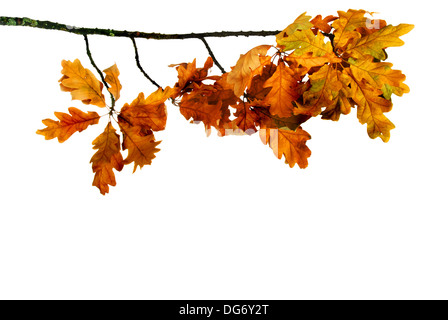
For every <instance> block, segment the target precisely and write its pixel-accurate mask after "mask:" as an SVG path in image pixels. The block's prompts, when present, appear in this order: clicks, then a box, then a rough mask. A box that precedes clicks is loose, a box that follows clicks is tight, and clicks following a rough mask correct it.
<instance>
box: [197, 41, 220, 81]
mask: <svg viewBox="0 0 448 320" xmlns="http://www.w3.org/2000/svg"><path fill="white" fill-rule="evenodd" d="M199 39H200V40H201V41H202V42H203V43H204V45H205V48H206V49H207V51H208V54H209V55H210V57H212V59H213V62H214V63H215V65H216V66H217V67H218V68H219V70H221V72H222V74H224V73H226V70H224V68H223V67H222V66H221V64H220V63H219V62H218V60H217V59H216V57H215V55H214V53H213V51H212V49H211V48H210V46H209V45H208V43H207V41H206V40H205V38H204V37H201V38H199Z"/></svg>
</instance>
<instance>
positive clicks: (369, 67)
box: [348, 56, 409, 100]
mask: <svg viewBox="0 0 448 320" xmlns="http://www.w3.org/2000/svg"><path fill="white" fill-rule="evenodd" d="M348 62H349V63H350V70H351V72H352V74H353V76H355V77H356V78H357V79H358V80H361V79H366V80H367V82H368V83H370V84H371V85H373V86H374V87H376V88H378V89H381V90H382V91H383V94H384V97H385V98H386V99H388V100H390V98H391V97H390V95H391V94H392V93H394V94H396V95H398V96H402V95H403V93H408V92H409V87H408V86H407V85H406V84H404V83H403V81H404V80H406V76H405V75H404V74H402V73H401V71H400V70H393V69H392V63H387V62H373V57H372V56H365V57H363V58H361V59H359V60H355V59H352V58H350V59H349V60H348ZM386 85H387V86H386Z"/></svg>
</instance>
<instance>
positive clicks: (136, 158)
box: [119, 121, 161, 172]
mask: <svg viewBox="0 0 448 320" xmlns="http://www.w3.org/2000/svg"><path fill="white" fill-rule="evenodd" d="M119 123H120V130H121V132H122V133H123V150H128V155H127V157H126V159H124V162H123V163H124V164H130V163H132V162H134V171H133V172H135V170H137V167H138V166H139V167H140V168H143V166H145V165H150V164H151V163H152V160H154V158H155V157H156V155H155V154H156V153H157V152H159V151H160V149H158V148H157V146H158V145H159V144H160V142H161V141H155V137H154V134H153V133H152V132H151V131H149V132H147V131H144V130H142V129H141V128H140V127H138V126H130V125H128V124H127V123H126V122H122V121H120V122H119Z"/></svg>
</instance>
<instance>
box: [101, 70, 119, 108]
mask: <svg viewBox="0 0 448 320" xmlns="http://www.w3.org/2000/svg"><path fill="white" fill-rule="evenodd" d="M103 72H104V73H105V74H106V78H105V80H106V82H107V83H108V84H110V88H109V92H110V93H112V95H113V96H114V98H115V101H117V100H118V99H120V90H121V88H122V86H121V83H120V80H119V79H118V76H119V75H120V71H119V70H118V68H117V64H114V65H113V66H111V67H109V68H107V69H106V70H103Z"/></svg>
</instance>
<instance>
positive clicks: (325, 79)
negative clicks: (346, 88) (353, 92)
mask: <svg viewBox="0 0 448 320" xmlns="http://www.w3.org/2000/svg"><path fill="white" fill-rule="evenodd" d="M310 82H311V88H310V89H309V90H308V91H306V92H305V93H304V94H303V105H301V104H299V103H296V105H297V110H295V113H296V114H298V113H300V114H308V115H311V116H316V115H318V114H320V113H321V111H322V108H323V107H326V106H330V105H331V104H332V103H333V100H334V99H335V97H337V96H338V94H339V90H341V88H342V84H341V83H340V81H339V79H338V71H337V70H336V69H334V68H333V66H331V65H324V66H322V67H321V68H320V69H319V71H317V72H315V73H313V74H312V75H310Z"/></svg>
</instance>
